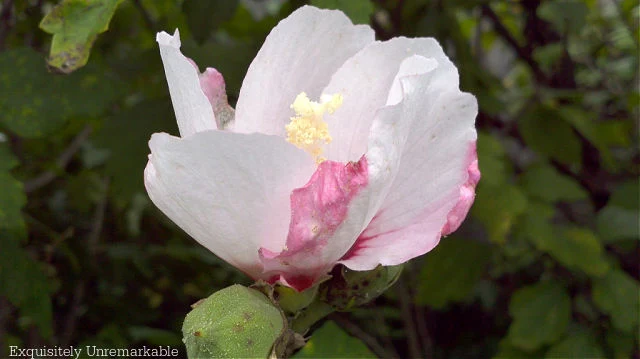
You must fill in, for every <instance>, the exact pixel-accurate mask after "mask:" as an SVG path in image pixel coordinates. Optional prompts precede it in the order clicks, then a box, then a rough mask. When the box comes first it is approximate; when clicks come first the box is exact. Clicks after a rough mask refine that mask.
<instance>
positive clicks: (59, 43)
mask: <svg viewBox="0 0 640 359" xmlns="http://www.w3.org/2000/svg"><path fill="white" fill-rule="evenodd" d="M121 1H122V0H64V1H62V2H61V3H60V4H58V5H57V6H56V7H54V8H53V10H51V12H50V13H49V14H47V15H46V16H45V17H44V18H43V19H42V21H41V22H40V28H41V29H42V30H44V31H46V32H48V33H49V34H52V35H53V40H52V42H51V51H50V52H49V61H48V62H49V65H50V66H52V67H54V68H56V69H58V70H59V71H61V72H63V73H70V72H72V71H75V70H77V69H78V68H80V67H82V66H84V65H85V64H86V63H87V60H88V59H89V53H90V52H91V47H92V46H93V42H94V41H95V40H96V37H97V36H98V34H100V33H102V32H105V31H107V29H108V28H109V22H110V21H111V17H113V13H114V12H115V11H116V8H117V7H118V4H119V3H120V2H121Z"/></svg>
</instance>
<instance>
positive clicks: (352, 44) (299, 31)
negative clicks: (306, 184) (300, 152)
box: [235, 6, 374, 136]
mask: <svg viewBox="0 0 640 359" xmlns="http://www.w3.org/2000/svg"><path fill="white" fill-rule="evenodd" d="M373 41H374V33H373V30H371V28H370V27H368V26H364V25H353V24H352V23H351V21H350V20H349V19H348V18H347V17H346V16H345V15H344V14H343V13H342V12H340V11H333V10H320V9H317V8H314V7H309V6H303V7H301V8H299V9H298V10H296V11H295V12H293V13H292V14H291V15H290V16H289V17H287V18H286V19H284V20H282V21H281V22H280V23H279V24H278V26H276V27H275V28H274V29H273V30H272V31H271V33H270V34H269V36H267V39H266V40H265V42H264V44H263V45H262V48H261V49H260V51H259V52H258V55H257V56H256V58H255V59H254V60H253V62H252V63H251V66H250V67H249V70H248V72H247V76H246V77H245V79H244V81H243V83H242V89H241V90H240V97H239V98H238V103H237V105H236V124H235V131H237V132H242V133H251V132H260V133H265V134H272V135H279V136H284V135H285V125H286V124H287V123H289V119H290V117H291V116H292V115H293V112H292V110H291V109H290V105H291V104H292V103H293V101H294V100H295V98H296V96H297V95H298V94H299V93H301V92H305V93H306V94H307V95H308V96H309V98H311V99H319V98H320V93H321V91H322V89H323V88H324V87H325V86H326V85H327V83H329V79H330V78H331V75H332V74H333V73H334V72H335V71H336V70H337V69H338V68H339V67H340V66H341V65H342V64H343V63H344V62H345V61H346V60H347V59H348V58H349V57H351V56H353V55H354V54H355V53H356V52H358V51H359V50H360V49H362V48H363V47H365V46H366V45H367V44H369V43H371V42H373ZM256 114H259V115H256Z"/></svg>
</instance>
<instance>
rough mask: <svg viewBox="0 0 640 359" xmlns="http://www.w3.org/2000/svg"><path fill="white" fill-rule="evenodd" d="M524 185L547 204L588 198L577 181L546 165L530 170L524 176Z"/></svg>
mask: <svg viewBox="0 0 640 359" xmlns="http://www.w3.org/2000/svg"><path fill="white" fill-rule="evenodd" d="M522 185H523V187H524V188H525V189H526V190H527V192H529V194H530V195H531V196H532V197H537V198H540V199H542V200H543V201H547V202H556V201H578V200H581V199H586V198H587V193H586V192H585V190H584V189H582V187H580V185H579V184H578V183H577V182H576V181H575V180H573V179H572V178H570V177H566V176H564V175H561V174H559V173H558V172H557V171H556V170H555V169H553V168H552V167H550V166H546V165H542V166H535V167H532V168H529V169H528V170H527V171H526V172H525V174H524V175H523V176H522Z"/></svg>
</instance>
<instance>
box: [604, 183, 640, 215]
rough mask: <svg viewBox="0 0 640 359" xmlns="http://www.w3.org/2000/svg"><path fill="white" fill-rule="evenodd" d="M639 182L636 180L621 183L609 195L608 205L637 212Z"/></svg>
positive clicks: (639, 195) (639, 197) (639, 190)
mask: <svg viewBox="0 0 640 359" xmlns="http://www.w3.org/2000/svg"><path fill="white" fill-rule="evenodd" d="M638 199H640V182H638V179H637V178H636V179H632V180H629V181H627V182H624V183H621V184H620V185H618V186H617V187H616V189H615V190H614V191H613V193H611V198H609V203H607V204H609V205H612V206H618V207H621V208H625V209H631V210H638V206H639V205H640V202H638Z"/></svg>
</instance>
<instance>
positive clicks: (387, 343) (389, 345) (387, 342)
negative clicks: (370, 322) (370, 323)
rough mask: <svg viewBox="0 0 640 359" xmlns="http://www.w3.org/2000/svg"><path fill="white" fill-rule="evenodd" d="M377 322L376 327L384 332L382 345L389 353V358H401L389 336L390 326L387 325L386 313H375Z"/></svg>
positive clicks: (378, 311)
mask: <svg viewBox="0 0 640 359" xmlns="http://www.w3.org/2000/svg"><path fill="white" fill-rule="evenodd" d="M375 321H376V322H375V325H376V326H377V327H379V328H382V329H383V330H384V332H383V333H381V335H382V342H383V344H382V345H383V346H384V348H385V351H386V352H387V354H388V355H389V357H390V358H400V355H398V352H396V348H395V346H394V345H393V341H392V340H391V337H390V336H389V326H388V325H387V322H386V320H385V316H384V313H383V312H382V311H380V310H377V311H376V313H375Z"/></svg>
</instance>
